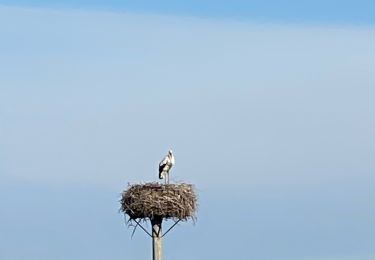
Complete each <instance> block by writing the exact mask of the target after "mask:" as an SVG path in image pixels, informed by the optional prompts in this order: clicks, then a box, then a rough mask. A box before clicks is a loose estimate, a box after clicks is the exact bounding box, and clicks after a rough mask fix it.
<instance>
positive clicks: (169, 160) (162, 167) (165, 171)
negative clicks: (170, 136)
mask: <svg viewBox="0 0 375 260" xmlns="http://www.w3.org/2000/svg"><path fill="white" fill-rule="evenodd" d="M174 164H175V159H174V155H173V152H172V150H169V151H168V154H167V155H166V156H165V157H164V158H163V160H161V162H160V163H159V179H164V181H165V184H167V183H168V184H169V171H170V170H171V168H172V166H173V165H174Z"/></svg>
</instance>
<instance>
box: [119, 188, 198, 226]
mask: <svg viewBox="0 0 375 260" xmlns="http://www.w3.org/2000/svg"><path fill="white" fill-rule="evenodd" d="M120 202H121V209H120V210H121V211H122V212H123V213H124V214H126V215H128V216H129V218H130V220H133V219H147V218H149V219H153V218H164V219H174V220H180V221H187V220H188V219H193V220H195V219H196V217H195V212H196V209H197V196H196V194H195V191H194V187H193V185H191V184H186V183H179V184H159V183H145V184H134V185H129V187H128V189H127V190H125V191H124V192H123V193H122V197H121V201H120Z"/></svg>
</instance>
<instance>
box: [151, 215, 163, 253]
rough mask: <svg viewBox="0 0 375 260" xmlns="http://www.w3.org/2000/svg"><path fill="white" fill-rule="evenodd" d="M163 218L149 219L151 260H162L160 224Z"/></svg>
mask: <svg viewBox="0 0 375 260" xmlns="http://www.w3.org/2000/svg"><path fill="white" fill-rule="evenodd" d="M162 221H163V218H161V217H154V218H152V219H151V226H152V259H153V260H162V244H161V237H162V231H161V223H162Z"/></svg>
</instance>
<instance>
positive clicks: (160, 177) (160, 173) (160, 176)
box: [159, 172, 164, 180]
mask: <svg viewBox="0 0 375 260" xmlns="http://www.w3.org/2000/svg"><path fill="white" fill-rule="evenodd" d="M163 173H164V172H159V179H160V180H162V179H164V174H163Z"/></svg>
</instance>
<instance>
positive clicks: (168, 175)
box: [167, 172, 169, 184]
mask: <svg viewBox="0 0 375 260" xmlns="http://www.w3.org/2000/svg"><path fill="white" fill-rule="evenodd" d="M167 176H168V184H169V172H168V173H167Z"/></svg>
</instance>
